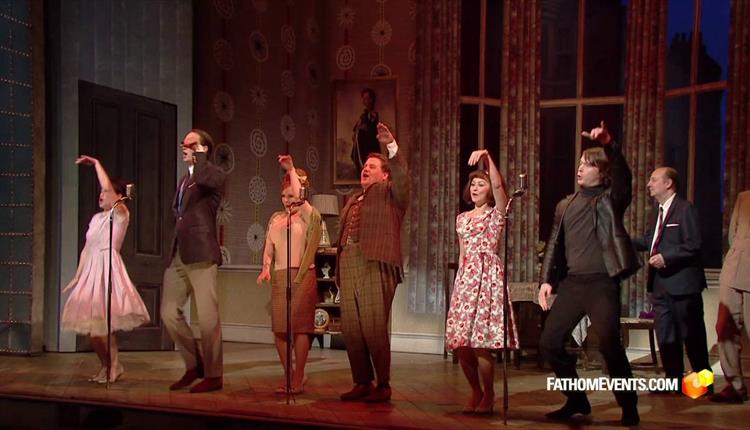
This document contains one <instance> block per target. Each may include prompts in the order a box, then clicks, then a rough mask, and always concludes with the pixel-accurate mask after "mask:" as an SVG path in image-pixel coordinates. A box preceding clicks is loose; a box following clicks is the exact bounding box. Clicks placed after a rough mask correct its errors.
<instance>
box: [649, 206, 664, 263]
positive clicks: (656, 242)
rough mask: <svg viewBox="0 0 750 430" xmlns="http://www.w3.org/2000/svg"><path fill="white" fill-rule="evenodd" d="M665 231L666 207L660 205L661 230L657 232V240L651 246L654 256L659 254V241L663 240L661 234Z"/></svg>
mask: <svg viewBox="0 0 750 430" xmlns="http://www.w3.org/2000/svg"><path fill="white" fill-rule="evenodd" d="M663 232H664V209H663V208H662V207H661V205H659V231H658V232H656V240H655V241H654V246H652V247H651V256H654V255H656V254H658V253H659V252H658V251H657V250H656V248H658V247H659V242H661V234H662V233H663Z"/></svg>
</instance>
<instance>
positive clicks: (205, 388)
mask: <svg viewBox="0 0 750 430" xmlns="http://www.w3.org/2000/svg"><path fill="white" fill-rule="evenodd" d="M222 388H224V378H222V377H221V376H219V377H218V378H204V379H203V380H202V381H201V382H199V383H197V384H195V386H194V387H193V388H191V389H190V392H191V393H207V392H209V391H218V390H221V389H222Z"/></svg>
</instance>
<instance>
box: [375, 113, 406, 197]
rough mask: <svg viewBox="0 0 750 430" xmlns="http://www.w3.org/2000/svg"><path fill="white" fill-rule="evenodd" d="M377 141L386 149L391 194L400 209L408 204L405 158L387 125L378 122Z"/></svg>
mask: <svg viewBox="0 0 750 430" xmlns="http://www.w3.org/2000/svg"><path fill="white" fill-rule="evenodd" d="M378 142H380V144H381V145H382V146H385V147H386V149H387V150H388V159H389V166H390V167H391V184H390V189H391V194H392V195H393V198H394V199H395V200H396V203H397V204H398V206H399V207H400V208H401V209H404V210H405V209H406V206H407V205H408V204H409V176H408V174H407V167H406V160H405V159H404V157H403V155H402V154H400V153H399V148H398V142H396V138H395V137H393V133H391V130H390V129H388V126H386V125H385V124H383V123H382V122H379V123H378Z"/></svg>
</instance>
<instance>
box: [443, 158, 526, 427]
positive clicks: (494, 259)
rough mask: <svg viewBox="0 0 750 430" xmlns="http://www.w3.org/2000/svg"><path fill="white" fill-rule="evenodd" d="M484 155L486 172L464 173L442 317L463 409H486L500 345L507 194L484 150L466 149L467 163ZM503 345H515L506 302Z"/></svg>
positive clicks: (489, 409)
mask: <svg viewBox="0 0 750 430" xmlns="http://www.w3.org/2000/svg"><path fill="white" fill-rule="evenodd" d="M480 160H486V163H487V164H488V167H489V172H485V171H483V170H476V171H474V172H472V173H471V174H470V175H469V182H468V184H466V187H465V189H464V200H466V201H467V202H469V203H473V204H474V209H472V210H470V211H467V212H463V213H460V214H458V216H457V217H456V232H457V233H458V240H459V249H460V255H459V266H458V272H457V273H456V281H455V284H454V286H453V294H452V296H451V302H450V309H449V310H448V318H447V321H446V330H445V337H446V344H447V345H448V348H449V349H450V350H452V351H453V353H454V354H456V355H457V356H458V360H459V362H460V363H461V368H462V369H463V371H464V374H465V375H466V379H467V380H468V382H469V385H470V386H471V390H472V395H471V398H470V399H469V402H468V404H467V405H466V407H465V408H464V410H463V412H464V413H476V414H492V409H493V405H494V402H495V390H494V386H493V383H494V360H493V358H492V356H491V352H492V351H493V350H501V349H503V347H504V345H503V334H504V332H505V329H506V327H504V325H503V300H505V298H506V297H507V295H508V288H507V286H505V285H503V270H504V267H503V262H502V260H501V259H500V257H499V256H498V250H499V249H500V242H501V238H502V232H503V223H504V221H503V216H504V212H505V204H506V202H507V200H508V196H507V194H506V192H505V186H504V182H503V177H502V175H501V174H500V172H499V171H498V170H497V167H496V166H495V163H494V162H493V161H492V158H491V157H490V156H489V154H488V153H487V150H484V149H482V150H478V151H474V152H472V154H471V156H470V157H469V165H470V166H474V165H476V164H477V163H479V161H480ZM507 309H508V313H509V314H508V324H509V327H508V348H509V349H518V334H517V332H516V326H515V321H514V318H513V310H512V307H511V306H510V303H508V307H507Z"/></svg>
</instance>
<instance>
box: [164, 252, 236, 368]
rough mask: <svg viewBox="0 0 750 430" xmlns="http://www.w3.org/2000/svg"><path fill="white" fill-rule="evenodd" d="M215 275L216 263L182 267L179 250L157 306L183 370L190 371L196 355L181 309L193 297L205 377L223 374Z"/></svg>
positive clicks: (166, 275)
mask: <svg viewBox="0 0 750 430" xmlns="http://www.w3.org/2000/svg"><path fill="white" fill-rule="evenodd" d="M216 272H217V266H216V264H213V263H210V262H200V263H193V264H184V263H183V262H182V260H181V259H180V253H179V251H177V252H175V256H174V257H173V258H172V263H171V264H170V265H169V267H168V268H167V270H166V271H165V272H164V291H163V293H162V303H161V318H162V320H163V321H164V325H165V326H166V328H167V331H168V332H169V335H170V336H171V337H172V340H173V341H174V343H175V344H176V345H177V348H178V349H179V351H180V354H181V355H182V359H183V360H184V361H185V368H186V369H194V368H195V367H196V365H197V354H199V352H198V350H197V342H196V340H195V338H194V337H193V331H192V330H191V329H190V326H189V325H188V323H187V321H185V315H184V313H183V310H182V308H183V307H184V306H185V303H187V299H188V297H190V295H191V294H192V295H193V297H195V307H196V309H197V310H198V320H199V324H200V331H201V340H200V343H201V348H202V349H203V351H202V358H203V368H204V372H205V377H207V378H216V377H221V376H222V373H223V359H222V345H221V324H220V322H219V302H218V300H217V298H216Z"/></svg>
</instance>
